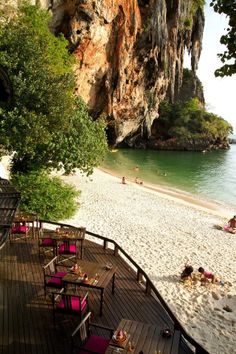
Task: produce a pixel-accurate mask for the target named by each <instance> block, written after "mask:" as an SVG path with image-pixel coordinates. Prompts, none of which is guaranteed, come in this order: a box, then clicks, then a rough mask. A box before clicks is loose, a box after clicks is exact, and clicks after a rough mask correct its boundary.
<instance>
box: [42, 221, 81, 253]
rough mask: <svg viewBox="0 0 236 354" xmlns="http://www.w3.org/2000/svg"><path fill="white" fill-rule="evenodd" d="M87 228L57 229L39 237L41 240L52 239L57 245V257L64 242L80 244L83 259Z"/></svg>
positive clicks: (43, 233) (46, 231) (45, 232)
mask: <svg viewBox="0 0 236 354" xmlns="http://www.w3.org/2000/svg"><path fill="white" fill-rule="evenodd" d="M85 233H86V228H85V227H76V228H75V227H71V228H57V229H55V230H45V231H43V232H42V234H41V236H40V237H39V239H40V240H43V239H48V238H50V239H52V240H53V241H54V244H55V247H54V248H55V255H57V253H58V244H59V243H63V242H80V258H81V259H82V258H83V244H84V240H85Z"/></svg>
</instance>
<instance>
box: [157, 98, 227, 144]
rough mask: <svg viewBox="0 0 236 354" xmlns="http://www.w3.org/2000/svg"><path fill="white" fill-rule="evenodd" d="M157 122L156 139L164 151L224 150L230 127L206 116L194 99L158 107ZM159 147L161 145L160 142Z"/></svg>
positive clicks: (224, 122)
mask: <svg viewBox="0 0 236 354" xmlns="http://www.w3.org/2000/svg"><path fill="white" fill-rule="evenodd" d="M159 114H160V116H159V118H158V119H157V120H156V124H155V130H156V134H155V136H156V138H157V139H159V140H161V141H162V142H163V147H164V146H166V147H169V148H170V147H171V146H172V148H173V150H174V149H175V148H177V149H178V148H181V147H182V149H186V150H195V149H196V150H202V149H209V148H217V147H221V148H227V147H228V143H227V141H228V135H229V134H230V133H232V126H231V125H230V124H229V123H228V122H227V121H225V120H224V119H223V118H221V117H219V116H217V115H215V114H213V113H209V112H207V111H206V110H205V108H203V107H202V106H201V105H199V101H198V99H197V98H192V99H190V100H188V101H186V102H180V101H178V102H176V103H171V102H170V101H163V102H162V103H161V104H160V109H159ZM159 145H160V147H161V145H162V144H161V142H159Z"/></svg>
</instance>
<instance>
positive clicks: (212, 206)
mask: <svg viewBox="0 0 236 354" xmlns="http://www.w3.org/2000/svg"><path fill="white" fill-rule="evenodd" d="M98 169H99V170H100V171H102V172H104V173H106V174H108V175H111V176H113V177H116V178H120V179H121V178H122V176H121V175H119V174H118V173H116V172H115V171H113V170H109V169H106V168H103V167H98ZM125 178H126V180H127V181H128V183H132V184H135V185H137V184H136V183H135V182H134V181H133V180H131V178H129V177H125ZM139 187H140V188H145V189H147V190H151V191H154V192H156V193H158V194H160V195H161V196H162V197H163V198H167V199H170V200H175V201H177V202H179V203H182V204H185V205H189V206H191V207H193V208H196V209H199V210H202V211H206V212H207V213H211V214H214V215H216V216H220V217H223V218H228V219H230V218H231V217H232V215H233V214H235V212H234V210H233V208H231V207H228V208H226V207H225V206H224V205H222V204H220V203H217V202H216V201H215V202H213V201H209V200H207V199H204V198H203V197H201V198H200V197H196V196H193V195H191V194H190V193H188V192H185V191H182V190H179V189H174V188H170V187H168V186H164V187H163V186H161V185H158V184H152V183H148V182H146V181H144V184H143V185H139Z"/></svg>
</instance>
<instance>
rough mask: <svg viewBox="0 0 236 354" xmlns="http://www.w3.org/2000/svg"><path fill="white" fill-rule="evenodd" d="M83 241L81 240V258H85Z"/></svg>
mask: <svg viewBox="0 0 236 354" xmlns="http://www.w3.org/2000/svg"><path fill="white" fill-rule="evenodd" d="M83 241H84V240H81V245H80V259H83Z"/></svg>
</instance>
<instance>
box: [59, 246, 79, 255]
mask: <svg viewBox="0 0 236 354" xmlns="http://www.w3.org/2000/svg"><path fill="white" fill-rule="evenodd" d="M63 253H70V254H76V245H69V247H68V248H67V246H65V245H64V244H62V245H60V247H59V254H63Z"/></svg>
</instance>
